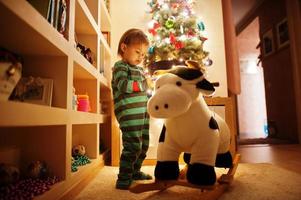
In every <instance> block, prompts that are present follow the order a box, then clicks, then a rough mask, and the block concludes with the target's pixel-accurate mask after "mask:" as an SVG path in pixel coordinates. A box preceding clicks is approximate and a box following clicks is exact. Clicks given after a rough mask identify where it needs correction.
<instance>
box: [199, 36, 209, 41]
mask: <svg viewBox="0 0 301 200" xmlns="http://www.w3.org/2000/svg"><path fill="white" fill-rule="evenodd" d="M200 40H201V41H203V42H205V41H206V40H208V38H206V37H203V36H200Z"/></svg>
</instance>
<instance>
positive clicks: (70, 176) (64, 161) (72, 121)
mask: <svg viewBox="0 0 301 200" xmlns="http://www.w3.org/2000/svg"><path fill="white" fill-rule="evenodd" d="M0 19H1V20H0V27H3V28H2V29H1V31H0V47H4V48H6V49H8V50H10V51H12V52H14V53H16V54H18V55H20V56H22V58H23V59H24V63H23V66H22V67H23V69H22V76H34V77H44V78H49V79H53V83H54V85H53V93H52V105H51V106H43V105H36V104H29V103H23V102H16V101H0V112H1V115H0V151H1V149H9V148H11V147H12V148H13V149H16V151H17V152H18V153H16V154H15V155H14V158H12V160H14V161H15V162H16V163H11V164H16V165H18V167H20V168H24V167H25V166H26V164H28V163H29V162H30V161H33V160H43V161H46V163H47V164H48V166H49V167H50V169H51V170H52V172H53V173H54V174H55V175H56V176H58V177H59V179H60V182H59V183H57V184H55V185H54V186H53V187H52V189H51V190H50V191H48V192H46V193H44V194H43V195H41V196H38V197H37V199H51V200H54V199H70V198H69V197H72V196H74V190H77V189H78V188H79V185H81V184H82V182H85V180H86V179H87V178H88V177H89V176H91V174H93V172H95V170H98V169H101V167H102V166H103V165H104V164H105V163H104V162H105V160H107V159H108V158H110V157H111V156H110V153H111V148H112V144H111V143H112V139H111V134H112V132H111V126H112V122H111V121H112V119H111V111H112V108H111V107H112V97H111V90H110V80H111V63H110V62H111V56H112V52H111V48H110V44H108V42H107V41H106V40H105V38H104V36H103V35H102V31H109V32H110V31H111V19H110V15H109V12H108V10H107V8H106V6H105V3H104V2H103V0H69V1H68V17H67V19H68V23H67V28H68V33H67V36H66V37H64V36H63V35H62V34H60V33H59V32H58V31H57V30H56V29H55V28H54V27H53V26H52V25H51V24H49V23H48V21H47V20H46V19H44V18H43V16H42V15H40V13H39V12H38V11H37V10H36V9H35V8H34V7H33V6H31V5H30V3H28V2H27V1H26V0H0ZM3 19H5V20H3ZM76 42H79V43H81V44H83V45H85V46H86V47H89V48H90V49H91V50H92V53H93V58H94V62H93V63H92V64H91V63H90V62H88V60H86V59H85V58H84V57H83V56H82V55H81V54H80V53H79V52H78V51H77V50H76V48H75V44H76ZM73 87H74V88H75V90H76V94H88V95H89V99H90V105H91V111H90V112H80V111H75V110H73V109H72V95H73ZM101 104H102V105H101ZM104 107H105V108H106V109H103V110H101V108H104ZM100 143H101V144H103V145H104V147H103V149H105V151H104V152H105V153H100V150H99V149H100V147H99V145H100ZM77 144H83V145H85V146H86V153H87V156H88V157H89V158H91V160H92V163H90V164H87V165H86V166H84V167H79V170H78V171H77V172H74V173H72V172H71V149H72V146H74V145H77ZM0 162H1V158H0Z"/></svg>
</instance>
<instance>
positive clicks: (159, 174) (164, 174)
mask: <svg viewBox="0 0 301 200" xmlns="http://www.w3.org/2000/svg"><path fill="white" fill-rule="evenodd" d="M179 174H180V170H179V164H178V162H177V161H158V162H157V165H156V168H155V177H156V179H159V180H177V179H178V177H179Z"/></svg>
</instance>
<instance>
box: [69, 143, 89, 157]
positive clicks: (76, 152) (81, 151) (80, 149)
mask: <svg viewBox="0 0 301 200" xmlns="http://www.w3.org/2000/svg"><path fill="white" fill-rule="evenodd" d="M85 154H86V148H85V146H84V145H81V144H79V145H75V146H73V148H72V156H83V155H85Z"/></svg>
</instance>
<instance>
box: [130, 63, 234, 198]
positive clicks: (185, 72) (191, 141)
mask: <svg viewBox="0 0 301 200" xmlns="http://www.w3.org/2000/svg"><path fill="white" fill-rule="evenodd" d="M188 66H189V67H186V66H185V67H184V66H178V67H176V68H173V69H171V70H167V71H166V72H167V73H164V74H163V75H161V76H159V78H158V79H157V80H156V82H155V90H154V94H153V96H152V97H151V98H150V100H149V102H148V105H147V109H148V112H149V114H150V115H151V116H152V117H154V118H162V119H164V125H163V129H162V131H161V134H160V138H159V145H158V150H157V151H158V152H157V164H156V167H155V178H156V179H155V182H149V183H136V184H135V185H133V186H132V187H131V188H130V191H132V192H136V193H140V192H144V191H149V190H162V189H166V188H168V187H171V186H173V185H183V186H189V187H198V188H201V189H214V188H215V187H216V186H217V185H216V173H215V169H214V167H223V168H230V170H229V171H228V174H227V175H224V176H222V177H221V178H219V179H218V183H220V184H221V183H227V184H228V183H230V182H231V181H232V178H233V175H234V173H235V170H236V167H237V162H238V159H239V158H238V157H237V156H236V157H235V159H234V162H233V159H232V156H231V153H230V151H229V147H230V137H231V136H230V130H229V128H228V126H227V124H226V122H225V121H224V120H223V119H222V118H221V117H220V116H219V115H217V114H216V113H214V112H213V111H211V110H210V109H209V107H208V106H207V104H206V102H205V100H204V98H203V96H210V95H212V94H213V93H214V92H215V89H214V86H213V84H211V83H210V82H209V81H207V80H206V79H205V77H204V73H203V71H202V70H201V69H200V68H199V66H198V65H196V64H195V63H188ZM157 73H160V72H157ZM182 152H184V160H185V162H186V164H187V165H186V167H185V170H182V172H180V170H179V163H178V160H179V156H180V154H181V153H182ZM180 174H181V175H182V176H183V175H184V176H185V177H186V179H185V180H181V179H179V177H180ZM222 179H223V180H222ZM220 188H222V187H220Z"/></svg>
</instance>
